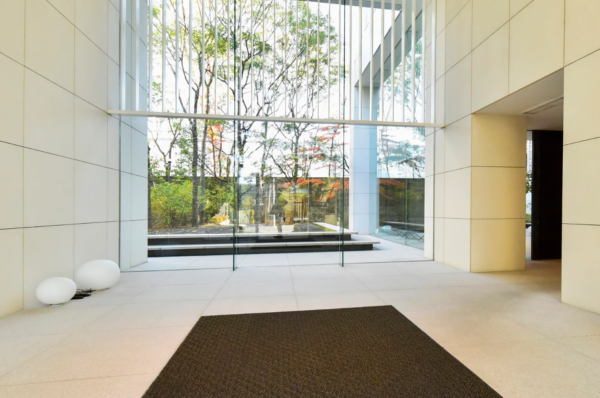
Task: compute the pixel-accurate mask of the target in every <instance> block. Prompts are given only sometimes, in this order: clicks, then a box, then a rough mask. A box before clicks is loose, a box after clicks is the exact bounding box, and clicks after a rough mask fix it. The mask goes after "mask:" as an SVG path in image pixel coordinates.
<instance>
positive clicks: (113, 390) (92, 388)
mask: <svg viewBox="0 0 600 398" xmlns="http://www.w3.org/2000/svg"><path fill="white" fill-rule="evenodd" d="M156 376H158V374H143V375H132V376H121V377H106V378H94V379H86V380H69V381H60V382H53V383H36V384H24V385H17V386H5V387H0V397H2V398H39V397H44V398H69V397H73V398H77V397H85V398H109V397H111V398H112V397H114V398H139V397H141V396H142V395H143V394H144V392H145V391H146V390H147V389H148V387H150V384H152V382H153V381H154V379H155V378H156Z"/></svg>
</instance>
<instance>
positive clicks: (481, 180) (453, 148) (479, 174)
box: [428, 114, 527, 272]
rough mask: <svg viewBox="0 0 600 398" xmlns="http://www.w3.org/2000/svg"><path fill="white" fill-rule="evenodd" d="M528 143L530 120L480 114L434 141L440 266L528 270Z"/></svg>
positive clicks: (436, 238) (439, 133) (438, 134)
mask: <svg viewBox="0 0 600 398" xmlns="http://www.w3.org/2000/svg"><path fill="white" fill-rule="evenodd" d="M526 140H527V131H526V119H525V118H524V117H520V116H494V115H478V114H473V115H469V116H467V117H464V118H462V119H460V120H458V121H457V122H455V123H452V124H450V125H448V126H447V127H446V128H445V129H442V130H438V131H436V132H435V133H434V134H433V137H431V138H429V137H428V144H430V145H431V143H433V144H434V154H433V155H430V158H431V156H433V159H434V167H433V171H432V173H433V175H432V176H430V177H429V178H430V179H429V181H430V184H431V181H432V180H431V179H432V178H433V181H432V182H433V185H434V200H433V202H434V203H433V205H432V207H433V214H434V217H433V218H434V220H433V221H434V222H433V223H434V234H433V235H434V247H433V252H434V253H433V257H434V259H435V260H436V261H440V262H443V263H445V264H448V265H451V266H454V267H457V268H460V269H463V270H465V271H470V272H492V271H508V270H522V269H524V268H525V173H526ZM429 191H431V188H430V189H429Z"/></svg>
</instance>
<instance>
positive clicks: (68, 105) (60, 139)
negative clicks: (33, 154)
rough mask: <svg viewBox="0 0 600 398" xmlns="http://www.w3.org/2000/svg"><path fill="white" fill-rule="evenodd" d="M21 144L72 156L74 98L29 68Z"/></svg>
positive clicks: (26, 76) (26, 80) (26, 77)
mask: <svg viewBox="0 0 600 398" xmlns="http://www.w3.org/2000/svg"><path fill="white" fill-rule="evenodd" d="M24 129H25V133H24V134H25V136H24V142H25V146H26V147H28V148H33V149H38V150H40V151H44V152H49V153H53V154H57V155H61V156H66V157H69V158H72V157H73V147H74V145H73V143H74V141H75V140H74V134H75V97H74V96H73V94H71V93H70V92H69V91H67V90H65V89H64V88H62V87H60V86H57V85H56V84H54V83H53V82H51V81H49V80H48V79H46V78H44V77H42V76H40V75H38V74H37V73H35V72H32V71H30V70H26V71H25V125H24Z"/></svg>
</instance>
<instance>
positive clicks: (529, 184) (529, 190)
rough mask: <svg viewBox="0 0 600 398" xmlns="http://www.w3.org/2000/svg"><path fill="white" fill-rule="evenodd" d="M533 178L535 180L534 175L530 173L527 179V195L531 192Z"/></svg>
mask: <svg viewBox="0 0 600 398" xmlns="http://www.w3.org/2000/svg"><path fill="white" fill-rule="evenodd" d="M532 178H533V173H532V172H530V171H528V172H527V175H526V177H525V194H528V193H529V192H531V181H532Z"/></svg>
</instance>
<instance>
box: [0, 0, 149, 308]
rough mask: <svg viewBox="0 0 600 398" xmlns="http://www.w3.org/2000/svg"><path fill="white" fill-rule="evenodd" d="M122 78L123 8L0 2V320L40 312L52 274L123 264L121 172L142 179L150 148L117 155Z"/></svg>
mask: <svg viewBox="0 0 600 398" xmlns="http://www.w3.org/2000/svg"><path fill="white" fill-rule="evenodd" d="M118 70H119V1H118V0H73V1H57V0H0V71H1V73H0V180H1V181H2V190H1V192H0V316H3V315H6V314H9V313H11V312H15V311H18V310H20V309H22V308H24V307H26V308H27V307H35V306H38V305H40V303H39V302H38V301H37V299H36V298H35V289H36V287H37V285H38V284H39V283H40V282H41V281H42V280H44V279H46V278H48V277H53V276H65V277H69V278H73V276H74V274H75V272H76V271H77V268H78V267H79V266H81V265H82V264H83V263H84V262H86V261H88V260H91V259H97V258H108V259H111V260H114V261H119V218H120V217H119V189H120V187H119V181H120V171H119V170H120V163H121V162H123V161H124V160H130V164H137V165H138V166H139V164H140V163H141V164H143V170H142V169H141V168H139V167H138V168H137V169H138V170H139V173H140V174H141V175H143V176H145V169H146V166H145V162H146V160H145V159H146V158H145V156H146V155H145V146H146V145H145V144H144V145H143V149H144V150H143V151H142V152H141V153H139V154H135V153H133V152H132V150H131V149H130V152H129V153H128V152H125V153H124V154H123V156H122V157H121V158H120V156H119V153H120V152H119V142H120V140H121V138H120V130H121V129H120V125H119V123H120V122H119V120H118V119H115V118H114V117H111V116H109V115H108V114H107V113H106V110H107V109H109V108H117V107H118V106H119V95H118V94H119V81H118ZM129 123H130V124H132V122H131V121H129ZM131 134H133V133H131ZM137 134H138V135H140V137H139V138H138V141H139V140H142V141H144V140H145V130H144V126H143V125H142V126H140V127H139V128H138V131H137ZM139 157H142V158H140V159H139V160H135V159H138V158H139ZM132 170H133V169H132ZM142 171H143V172H142ZM124 172H125V170H124ZM129 173H130V174H132V175H133V173H134V171H129ZM144 181H145V179H144ZM144 184H145V183H144ZM127 200H129V202H128V203H131V200H132V199H130V198H128V199H127ZM140 203H141V202H140ZM144 203H145V198H144V201H143V203H141V205H142V206H143V205H144ZM140 218H142V219H145V218H146V216H145V215H144V216H143V217H140ZM138 240H139V239H138ZM139 252H140V251H139V250H138V253H137V258H135V260H137V261H142V260H143V258H141V257H142V256H141V255H140V254H139ZM142 253H143V251H142ZM133 257H134V256H133V255H131V258H133ZM128 260H129V259H128ZM131 261H132V260H129V263H130V262H131ZM143 261H145V260H143ZM123 263H124V264H126V265H127V264H128V263H127V262H123Z"/></svg>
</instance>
